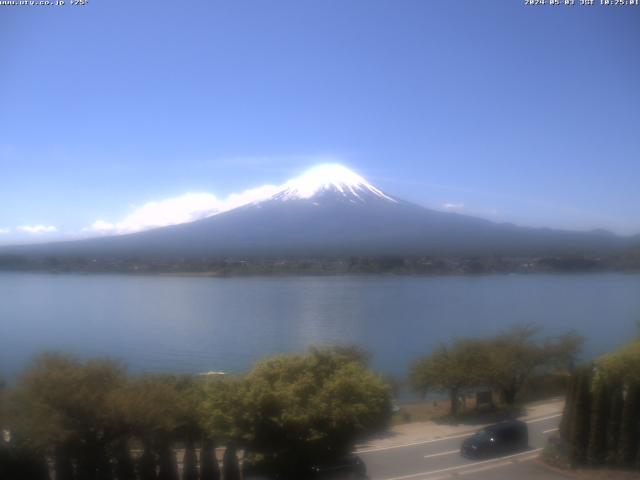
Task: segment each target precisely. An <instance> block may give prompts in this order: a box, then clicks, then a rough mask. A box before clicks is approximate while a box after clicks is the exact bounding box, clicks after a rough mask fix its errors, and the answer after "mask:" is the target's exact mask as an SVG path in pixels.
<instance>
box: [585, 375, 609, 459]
mask: <svg viewBox="0 0 640 480" xmlns="http://www.w3.org/2000/svg"><path fill="white" fill-rule="evenodd" d="M609 410H610V407H609V386H608V384H607V382H606V381H605V379H604V378H603V376H602V374H600V375H597V376H596V378H595V379H594V383H593V390H592V400H591V420H590V425H591V431H590V434H589V449H588V451H587V461H588V462H589V464H590V465H602V464H603V463H604V460H605V456H606V444H607V420H608V416H609Z"/></svg>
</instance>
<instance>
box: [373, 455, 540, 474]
mask: <svg viewBox="0 0 640 480" xmlns="http://www.w3.org/2000/svg"><path fill="white" fill-rule="evenodd" d="M541 450H542V448H536V449H535V450H529V451H527V452H521V453H514V454H513V455H507V456H506V457H500V458H492V459H491V460H482V461H479V462H473V463H467V464H465V465H455V466H453V467H447V468H441V469H439V470H431V471H429V472H420V473H412V474H410V475H403V476H401V477H390V478H385V479H384V480H405V479H409V478H418V477H425V476H429V475H433V474H435V473H442V472H451V471H455V470H464V469H467V468H470V467H474V466H475V465H484V464H487V463H493V462H501V464H511V462H504V460H506V459H508V458H516V457H522V456H523V455H528V456H531V454H532V453H536V452H539V451H541ZM527 458H528V457H527ZM460 473H462V472H460Z"/></svg>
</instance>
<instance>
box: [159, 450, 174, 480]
mask: <svg viewBox="0 0 640 480" xmlns="http://www.w3.org/2000/svg"><path fill="white" fill-rule="evenodd" d="M158 467H159V468H158V480H178V478H179V477H178V464H177V462H176V454H175V452H174V451H173V449H172V448H171V444H170V443H169V442H162V444H161V445H160V448H159V449H158Z"/></svg>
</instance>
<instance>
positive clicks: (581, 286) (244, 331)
mask: <svg viewBox="0 0 640 480" xmlns="http://www.w3.org/2000/svg"><path fill="white" fill-rule="evenodd" d="M638 319H640V275H623V274H593V275H542V274H536V275H486V276H446V277H413V276H398V277H394V276H357V277H276V278H197V277H171V276H126V275H72V274H69V275H66V274H65V275H50V274H29V273H0V375H2V376H3V377H4V378H5V379H12V378H14V377H15V374H16V372H18V371H19V370H20V369H22V368H23V367H24V366H25V365H26V363H27V362H28V359H29V358H30V357H31V356H32V355H33V354H35V353H37V352H40V351H42V350H45V349H46V350H62V351H68V352H72V353H76V354H79V355H82V356H94V355H109V356H112V357H115V358H119V359H122V360H123V361H124V362H125V363H126V364H127V365H128V366H129V368H130V369H131V370H132V371H172V372H201V371H207V370H223V371H227V372H240V371H243V370H246V369H247V368H249V367H250V366H251V364H252V363H253V362H254V361H255V360H257V359H259V358H260V357H263V356H266V355H271V354H275V353H279V352H288V351H295V350H300V349H303V348H305V347H306V346H308V345H311V344H332V343H355V344H358V345H361V346H362V347H364V348H365V349H367V350H368V351H369V352H371V353H372V354H373V366H374V367H376V368H378V369H380V370H381V371H383V372H386V373H391V374H396V375H403V374H405V373H406V369H407V366H408V365H409V363H410V362H411V360H413V359H414V358H416V357H418V356H420V355H423V354H426V353H428V352H429V351H430V350H431V349H433V348H434V346H436V345H437V344H438V343H440V342H446V341H448V340H451V339H453V338H455V337H462V336H471V335H490V334H494V333H496V332H499V331H500V330H501V329H504V328H506V327H508V326H510V325H512V324H515V323H521V322H535V323H537V324H539V325H540V326H542V327H543V328H544V330H543V331H544V333H545V334H548V335H553V334H557V333H561V332H564V331H566V330H568V329H577V330H578V331H579V332H580V333H582V334H583V335H585V336H586V337H587V344H586V354H587V355H588V356H592V355H595V354H599V353H602V352H604V351H607V350H609V349H612V348H614V347H616V346H618V345H619V344H621V343H623V342H625V341H627V340H628V339H630V338H631V337H632V336H633V335H634V334H635V331H636V327H635V321H636V320H638Z"/></svg>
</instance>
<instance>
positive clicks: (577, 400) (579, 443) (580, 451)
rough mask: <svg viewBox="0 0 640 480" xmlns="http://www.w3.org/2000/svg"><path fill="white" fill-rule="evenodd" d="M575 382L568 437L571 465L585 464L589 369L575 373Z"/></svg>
mask: <svg viewBox="0 0 640 480" xmlns="http://www.w3.org/2000/svg"><path fill="white" fill-rule="evenodd" d="M576 376H577V381H576V387H575V396H574V402H573V410H574V414H573V418H572V424H571V427H570V428H571V431H570V435H569V439H570V440H569V441H570V448H569V460H570V462H571V464H572V465H581V464H584V463H585V462H586V459H587V448H588V445H589V443H588V442H589V431H590V425H589V423H590V414H591V368H590V367H584V368H581V369H580V370H579V371H577V372H576Z"/></svg>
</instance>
